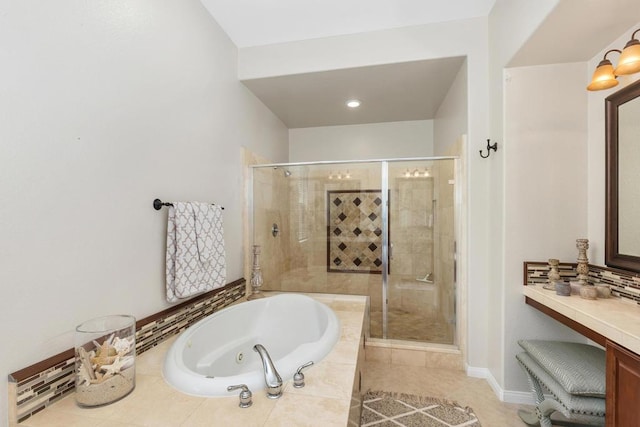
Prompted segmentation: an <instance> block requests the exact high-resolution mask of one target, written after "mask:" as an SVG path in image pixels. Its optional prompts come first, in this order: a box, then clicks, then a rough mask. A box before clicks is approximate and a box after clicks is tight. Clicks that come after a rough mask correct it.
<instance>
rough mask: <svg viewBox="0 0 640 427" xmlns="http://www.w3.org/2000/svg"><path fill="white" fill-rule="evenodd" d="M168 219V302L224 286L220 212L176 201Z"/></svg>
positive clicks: (204, 205)
mask: <svg viewBox="0 0 640 427" xmlns="http://www.w3.org/2000/svg"><path fill="white" fill-rule="evenodd" d="M167 220H168V222H167V284H166V290H167V301H169V302H175V301H177V300H178V299H183V298H188V297H191V296H194V295H197V294H200V293H202V292H208V291H210V290H213V289H216V288H219V287H221V286H224V284H225V283H226V279H227V277H226V263H225V251H224V233H223V228H222V209H220V207H218V206H215V205H211V204H208V203H198V202H186V203H185V202H175V203H174V206H170V207H169V215H168V218H167Z"/></svg>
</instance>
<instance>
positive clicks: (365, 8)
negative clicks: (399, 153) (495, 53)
mask: <svg viewBox="0 0 640 427" xmlns="http://www.w3.org/2000/svg"><path fill="white" fill-rule="evenodd" d="M200 1H201V2H202V4H203V5H204V6H205V7H206V8H207V10H208V11H209V13H211V15H212V16H213V17H214V18H215V20H216V21H217V22H218V24H219V25H220V26H221V27H222V29H223V30H224V31H225V32H226V33H227V35H228V36H229V37H230V38H231V40H232V41H233V42H234V43H235V44H236V46H238V47H239V48H242V47H248V46H259V45H265V44H272V43H283V42H288V41H294V40H307V39H313V38H319V37H330V36H337V35H344V34H354V33H363V32H367V31H376V30H385V29H389V28H398V27H406V26H410V25H421V24H429V23H433V22H444V21H453V20H458V19H467V18H474V17H478V16H487V15H489V12H490V11H491V8H492V7H493V4H494V3H495V2H496V0H453V1H442V0H393V1H390V0H322V1H319V0H200Z"/></svg>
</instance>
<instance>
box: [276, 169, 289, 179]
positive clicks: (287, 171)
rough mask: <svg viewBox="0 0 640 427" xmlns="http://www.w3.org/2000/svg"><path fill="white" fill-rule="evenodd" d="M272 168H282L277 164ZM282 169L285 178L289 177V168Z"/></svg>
mask: <svg viewBox="0 0 640 427" xmlns="http://www.w3.org/2000/svg"><path fill="white" fill-rule="evenodd" d="M273 169H274V170H275V169H282V168H281V167H279V166H274V167H273ZM282 171H283V174H284V177H285V178H289V177H290V176H291V171H290V170H289V169H282Z"/></svg>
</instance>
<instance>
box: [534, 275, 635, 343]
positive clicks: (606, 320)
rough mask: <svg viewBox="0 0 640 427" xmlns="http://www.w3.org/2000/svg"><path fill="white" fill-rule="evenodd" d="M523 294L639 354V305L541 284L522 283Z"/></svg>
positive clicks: (619, 299)
mask: <svg viewBox="0 0 640 427" xmlns="http://www.w3.org/2000/svg"><path fill="white" fill-rule="evenodd" d="M523 293H524V295H525V296H527V297H529V298H531V299H533V300H535V301H537V302H539V303H540V304H542V305H544V306H546V307H548V308H550V309H552V310H555V311H557V312H558V313H560V314H563V315H564V316H566V317H568V318H570V319H572V320H574V321H576V322H578V323H580V324H582V325H583V326H586V327H587V328H589V329H591V330H593V331H595V332H597V333H599V334H600V335H602V336H604V337H605V338H607V339H609V340H611V341H614V342H616V343H618V344H620V345H621V346H623V347H626V348H628V349H629V350H631V351H633V352H635V353H638V354H640V305H638V304H636V303H634V302H632V301H626V300H623V299H622V298H615V297H612V298H604V299H596V300H587V299H583V298H580V296H579V295H573V294H572V295H571V296H560V295H556V293H555V291H552V290H547V289H543V288H542V285H527V286H523Z"/></svg>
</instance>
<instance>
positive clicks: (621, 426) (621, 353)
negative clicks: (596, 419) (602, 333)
mask: <svg viewBox="0 0 640 427" xmlns="http://www.w3.org/2000/svg"><path fill="white" fill-rule="evenodd" d="M606 349H607V352H606V354H607V368H606V369H607V416H606V425H607V427H638V426H640V416H638V411H639V409H638V405H639V404H640V356H639V355H637V354H636V353H632V352H631V351H629V350H627V349H626V348H624V347H621V346H619V345H618V344H616V343H614V342H611V341H608V340H607V345H606Z"/></svg>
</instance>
